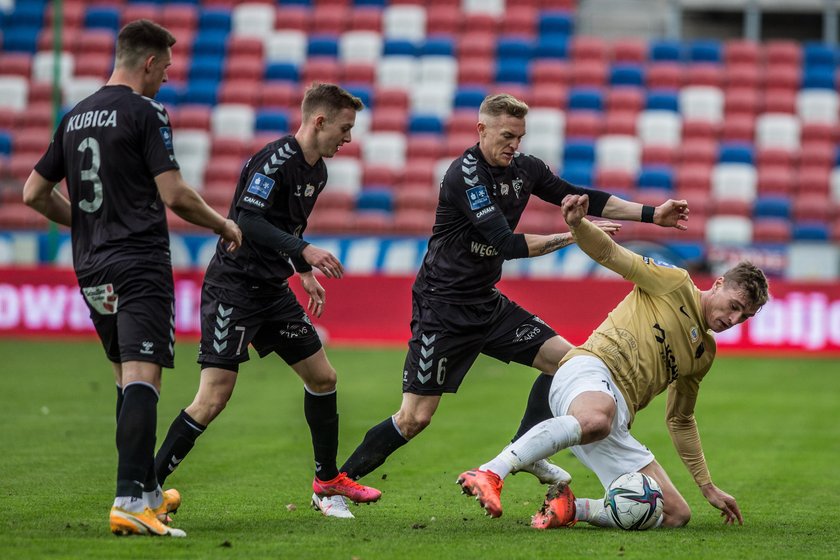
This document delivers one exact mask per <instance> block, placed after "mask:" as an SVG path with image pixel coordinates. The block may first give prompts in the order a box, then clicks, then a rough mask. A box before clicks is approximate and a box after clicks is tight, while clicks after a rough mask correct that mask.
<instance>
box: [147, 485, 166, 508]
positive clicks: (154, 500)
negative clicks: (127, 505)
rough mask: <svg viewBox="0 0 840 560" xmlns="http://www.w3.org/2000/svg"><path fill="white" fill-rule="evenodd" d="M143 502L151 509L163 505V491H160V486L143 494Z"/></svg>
mask: <svg viewBox="0 0 840 560" xmlns="http://www.w3.org/2000/svg"><path fill="white" fill-rule="evenodd" d="M143 501H144V502H146V505H147V506H149V507H150V508H152V509H155V508H158V507H160V504H162V503H163V490H161V489H160V485H158V487H157V488H155V489H154V490H153V491H151V492H143Z"/></svg>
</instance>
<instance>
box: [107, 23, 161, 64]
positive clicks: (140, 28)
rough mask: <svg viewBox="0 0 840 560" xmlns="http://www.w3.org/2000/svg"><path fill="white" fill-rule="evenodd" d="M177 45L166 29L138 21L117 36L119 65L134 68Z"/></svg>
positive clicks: (128, 24) (129, 24) (126, 26)
mask: <svg viewBox="0 0 840 560" xmlns="http://www.w3.org/2000/svg"><path fill="white" fill-rule="evenodd" d="M174 44H175V37H174V36H173V35H172V33H170V32H169V31H167V30H166V28H165V27H161V26H160V25H158V24H156V23H154V22H152V21H149V20H147V19H138V20H135V21H132V22H130V23H127V24H126V25H125V27H123V28H122V29H121V30H120V34H119V35H118V36H117V53H116V59H117V65H119V66H124V67H129V68H131V67H134V66H137V65H138V64H140V63H141V62H143V61H144V60H145V59H146V58H147V57H148V56H149V55H158V56H159V55H161V54H162V53H164V52H165V51H166V49H168V48H170V47H172V45H174Z"/></svg>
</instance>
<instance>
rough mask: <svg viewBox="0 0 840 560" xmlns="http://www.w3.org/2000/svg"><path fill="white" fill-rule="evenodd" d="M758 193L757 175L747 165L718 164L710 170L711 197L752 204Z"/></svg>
mask: <svg viewBox="0 0 840 560" xmlns="http://www.w3.org/2000/svg"><path fill="white" fill-rule="evenodd" d="M757 192H758V173H757V172H756V170H755V167H753V166H752V165H750V164H748V163H718V164H717V165H715V166H714V168H713V169H712V197H713V198H715V199H718V200H726V199H734V200H743V201H745V202H752V201H754V200H755V198H756V194H757Z"/></svg>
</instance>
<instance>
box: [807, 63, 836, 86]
mask: <svg viewBox="0 0 840 560" xmlns="http://www.w3.org/2000/svg"><path fill="white" fill-rule="evenodd" d="M834 83H835V82H834V68H833V67H828V66H812V67H809V68H805V71H804V72H803V73H802V89H812V88H821V89H834Z"/></svg>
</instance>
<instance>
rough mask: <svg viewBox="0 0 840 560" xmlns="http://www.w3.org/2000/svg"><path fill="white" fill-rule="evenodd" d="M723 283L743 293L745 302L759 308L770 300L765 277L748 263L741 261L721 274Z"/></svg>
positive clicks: (759, 270)
mask: <svg viewBox="0 0 840 560" xmlns="http://www.w3.org/2000/svg"><path fill="white" fill-rule="evenodd" d="M723 283H724V284H729V285H730V286H733V287H736V288H737V289H739V290H741V291H742V292H744V296H746V298H747V301H748V302H749V303H751V304H753V305H755V306H756V307H761V306H762V305H764V304H765V303H767V300H768V299H770V288H769V286H768V284H767V277H766V276H764V272H762V271H761V269H760V268H758V267H757V266H755V265H754V264H753V263H751V262H750V261H741V262H740V263H738V264H737V265H736V266H734V267H732V268H730V269H729V270H727V271H726V272H725V273H724V274H723Z"/></svg>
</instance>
